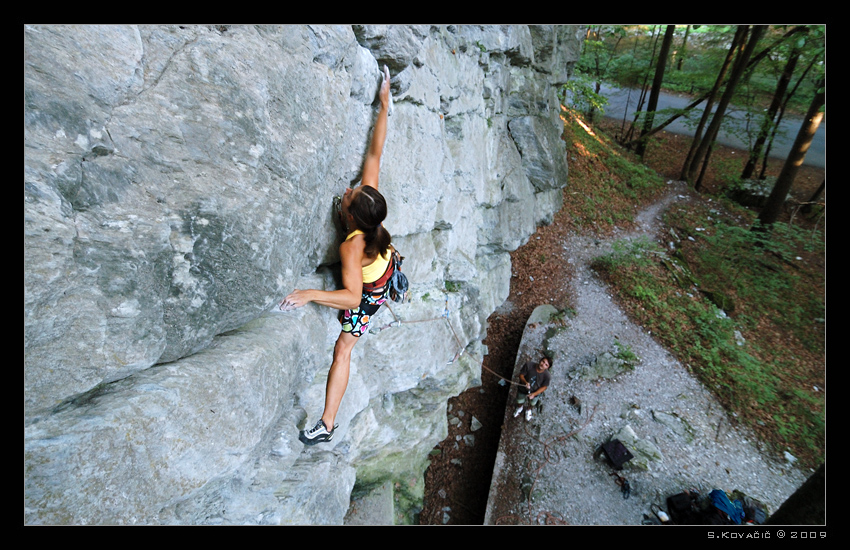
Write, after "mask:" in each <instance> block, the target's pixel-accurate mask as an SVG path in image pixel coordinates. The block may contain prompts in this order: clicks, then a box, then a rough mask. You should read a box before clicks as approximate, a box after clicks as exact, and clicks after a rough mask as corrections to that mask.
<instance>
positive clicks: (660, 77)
mask: <svg viewBox="0 0 850 550" xmlns="http://www.w3.org/2000/svg"><path fill="white" fill-rule="evenodd" d="M675 31H676V25H667V31H666V32H665V33H664V40H663V42H662V43H661V51H660V52H658V62H657V64H656V66H655V78H653V80H652V90H651V91H650V93H649V104H648V105H647V106H646V119H644V122H643V130H642V131H641V137H642V138H643V137H644V136H646V134H647V133H648V132H649V131H650V130H651V129H652V120H653V118H654V116H655V110H656V109H657V108H658V95H659V94H660V93H661V83H662V82H663V81H664V69H665V68H666V67H667V56H668V55H669V54H670V46H671V45H672V44H673V34H674V33H675ZM645 151H646V139H641V140H640V141H639V142H638V145H637V149H636V150H635V152H636V153H637V155H638V156H640V157H643V154H644V152H645Z"/></svg>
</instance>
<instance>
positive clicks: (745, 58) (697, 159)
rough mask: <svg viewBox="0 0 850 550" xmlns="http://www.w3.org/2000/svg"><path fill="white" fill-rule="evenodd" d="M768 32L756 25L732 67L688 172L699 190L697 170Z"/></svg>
mask: <svg viewBox="0 0 850 550" xmlns="http://www.w3.org/2000/svg"><path fill="white" fill-rule="evenodd" d="M766 30H767V26H765V25H754V26H753V28H752V30H751V32H750V37H749V40H748V41H747V45H746V47H745V48H744V50H743V51H742V52H741V54H740V55H739V56H738V58H737V59H736V60H735V64H734V65H733V67H732V73H731V74H730V75H729V82H728V83H727V84H726V88H725V89H724V90H723V95H722V96H721V97H720V101H719V102H718V104H717V111H716V112H715V113H714V117H713V118H712V120H711V123H710V124H709V125H708V129H707V130H706V133H705V139H703V140H702V143H700V146H699V147H698V148H697V150H696V153H695V154H694V158H693V160H692V161H691V167H690V170H689V171H688V181H693V182H694V188H695V189H699V188H700V186H701V184H702V175H700V177H699V179H696V180H695V176H696V171H697V168H699V166H700V165H702V164H703V162H704V161H705V160H706V159H707V157H708V154H709V151H710V149H711V147H712V145H713V144H714V140H715V138H716V137H717V134H718V132H719V130H720V125H721V123H722V122H723V117H724V116H725V114H726V107H728V106H729V103H730V102H731V101H732V96H733V95H734V94H735V88H736V87H737V85H738V82H739V81H740V80H741V77H742V76H743V74H744V70H745V69H746V68H747V63H748V62H749V59H750V57H752V54H753V52H754V51H755V48H756V45H757V44H758V41H759V40H760V39H761V37H762V36H763V35H764V33H765V31H766Z"/></svg>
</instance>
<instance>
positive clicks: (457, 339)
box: [370, 294, 524, 386]
mask: <svg viewBox="0 0 850 550" xmlns="http://www.w3.org/2000/svg"><path fill="white" fill-rule="evenodd" d="M445 296H446V299H445V306H444V308H443V314H442V315H440V316H439V317H431V318H428V319H416V320H413V321H402V320H401V319H400V318H399V317H398V315H396V314H395V311H393V309H392V308H391V307H390V305H389V303H388V302H385V303H384V306H386V308H387V309H388V310H390V313H391V314H392V316H393V320H392V321H390V322H389V323H387V324H385V325H383V326H380V327H375V328H372V329H370V332H374V333H375V334H378V333H380V332H381V331H384V330H386V329H388V328H392V327H398V326H401V325H402V324H408V325H409V324H412V323H427V322H431V321H439V320H440V319H444V320H445V321H446V325H447V326H448V327H449V330H450V331H451V333H452V335H453V336H454V339H455V342H457V345H458V351H457V353H455V355H454V357H452V358H451V359H450V360H449V361H448V362H447V363H446V364H447V365H451V364H452V363H454V362H455V361H457V360H458V359H460V357H461V356H462V355H463V353H464V346H463V342H461V340H460V337H459V336H458V334H457V332H456V331H455V329H454V327H453V326H452V323H451V319H450V311H449V296H448V294H445ZM476 361H478V364H479V366H480V367H481V369H482V370H486V371H488V372H490V373H491V374H493V375H494V376H496V377H497V378H499V379H501V380H502V381H503V382H505V383H506V384H513V385H515V386H524V384H520V383H519V382H514V381H513V380H511V379H509V378H505V377H504V376H502V375H501V374H499V373H497V372H495V371H494V370H492V369H490V368H489V367H487V366H486V365H484V360H483V359H476Z"/></svg>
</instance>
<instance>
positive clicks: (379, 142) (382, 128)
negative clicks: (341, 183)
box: [362, 65, 390, 189]
mask: <svg viewBox="0 0 850 550" xmlns="http://www.w3.org/2000/svg"><path fill="white" fill-rule="evenodd" d="M379 97H380V99H381V110H380V111H378V120H377V121H376V122H375V129H374V130H373V131H372V142H371V143H370V144H369V150H368V151H367V152H366V160H365V161H363V178H362V184H363V185H368V186H369V187H374V188H375V189H377V188H378V173H379V172H380V170H381V155H382V154H383V152H384V141H386V138H387V116H388V113H389V105H390V71H389V69H388V68H387V66H386V65H384V81H383V82H382V83H381V91H380V94H379Z"/></svg>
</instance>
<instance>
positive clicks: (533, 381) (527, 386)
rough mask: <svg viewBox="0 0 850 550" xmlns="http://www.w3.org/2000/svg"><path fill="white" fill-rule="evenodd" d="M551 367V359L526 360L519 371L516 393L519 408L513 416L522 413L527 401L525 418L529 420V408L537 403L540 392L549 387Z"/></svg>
mask: <svg viewBox="0 0 850 550" xmlns="http://www.w3.org/2000/svg"><path fill="white" fill-rule="evenodd" d="M550 368H552V359H550V358H549V357H543V358H541V359H540V361H539V362H537V363H535V362H534V361H527V362H526V363H525V364H524V365H523V366H522V368H521V369H520V371H519V381H520V383H521V384H522V385H521V386H520V387H519V388H518V390H517V395H516V402H517V404H519V408H518V409H517V410H516V412H514V418H516V417H517V416H519V415H520V413H522V409H523V408H524V407H525V404H526V402H527V403H528V405H529V406H528V410H527V411H525V419H526V420H531V415H532V413H531V410H532V409H533V408H534V407H535V406H536V405H537V401H538V399H540V394H542V393H543V392H544V391H546V388H548V387H549V383H550V380H551V376H550V375H549V369H550Z"/></svg>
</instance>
